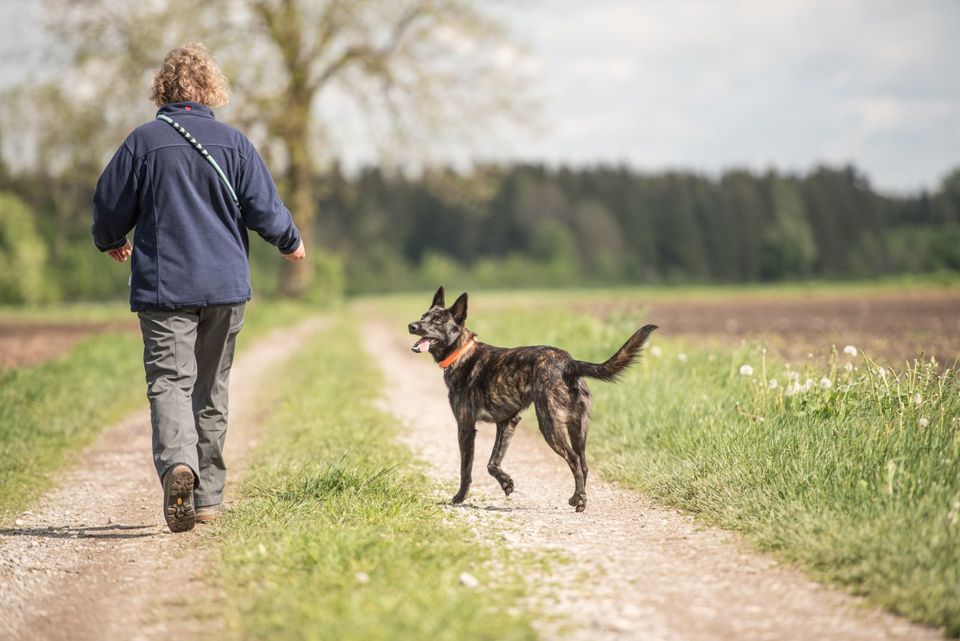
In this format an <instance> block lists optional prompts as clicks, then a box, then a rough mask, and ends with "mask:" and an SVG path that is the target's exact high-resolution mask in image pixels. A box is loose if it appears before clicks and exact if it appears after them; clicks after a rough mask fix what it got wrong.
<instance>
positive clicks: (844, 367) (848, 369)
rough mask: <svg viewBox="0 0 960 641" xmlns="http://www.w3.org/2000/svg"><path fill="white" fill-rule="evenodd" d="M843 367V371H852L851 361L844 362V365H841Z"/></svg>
mask: <svg viewBox="0 0 960 641" xmlns="http://www.w3.org/2000/svg"><path fill="white" fill-rule="evenodd" d="M843 369H844V370H845V371H847V372H852V371H853V363H845V364H844V366H843Z"/></svg>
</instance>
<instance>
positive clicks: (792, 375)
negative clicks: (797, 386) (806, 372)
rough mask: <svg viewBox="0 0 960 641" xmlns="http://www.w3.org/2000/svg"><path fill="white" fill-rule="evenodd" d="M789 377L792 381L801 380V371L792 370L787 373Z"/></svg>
mask: <svg viewBox="0 0 960 641" xmlns="http://www.w3.org/2000/svg"><path fill="white" fill-rule="evenodd" d="M787 378H789V379H790V380H791V381H799V380H800V372H790V373H789V374H787Z"/></svg>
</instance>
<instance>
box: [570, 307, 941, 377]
mask: <svg viewBox="0 0 960 641" xmlns="http://www.w3.org/2000/svg"><path fill="white" fill-rule="evenodd" d="M576 307H577V309H578V311H583V312H587V313H596V312H597V306H596V305H594V304H590V305H586V304H581V305H577V306H576ZM600 313H601V314H603V315H612V314H617V315H620V314H625V313H627V314H641V313H642V316H643V318H644V319H645V320H648V321H649V322H652V323H656V324H657V325H659V326H660V333H661V335H662V336H675V337H696V338H697V339H699V340H702V339H707V340H708V341H710V342H714V343H717V342H718V343H723V344H737V343H739V342H740V341H741V340H756V341H760V342H762V343H764V344H765V345H766V346H767V347H769V348H770V349H772V350H774V351H775V352H777V353H779V354H781V355H782V356H784V357H785V358H789V359H800V358H808V357H809V354H814V356H817V357H822V356H824V355H827V354H829V353H830V350H831V349H832V347H833V346H836V347H837V349H841V350H842V349H843V347H844V346H846V345H854V346H856V347H857V348H858V349H860V350H862V351H864V352H866V353H867V354H868V355H869V356H871V357H872V358H875V359H877V360H880V361H884V362H887V363H890V364H896V363H898V362H901V363H902V362H903V361H905V360H909V359H913V358H917V357H918V356H920V355H921V354H923V355H924V357H926V358H929V357H931V356H933V357H935V358H936V359H937V361H938V362H940V363H941V365H942V366H947V367H952V366H953V364H954V361H956V360H957V358H958V357H960V291H956V290H954V291H917V292H891V293H886V292H884V293H867V294H864V293H857V294H848V295H837V294H804V295H793V294H789V295H780V294H774V295H769V296H759V295H750V296H744V297H731V298H710V299H709V300H702V301H697V300H694V299H690V298H683V299H677V300H669V299H667V300H662V299H657V300H653V301H651V302H649V303H642V302H638V301H634V300H624V301H622V302H614V301H611V302H609V303H607V304H606V305H604V306H602V307H601V310H600Z"/></svg>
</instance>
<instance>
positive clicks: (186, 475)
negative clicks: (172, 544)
mask: <svg viewBox="0 0 960 641" xmlns="http://www.w3.org/2000/svg"><path fill="white" fill-rule="evenodd" d="M193 481H194V478H193V471H192V470H191V469H190V468H189V467H187V466H186V465H177V466H175V467H174V468H173V469H172V470H171V471H170V475H169V478H168V479H167V483H166V485H165V486H164V488H163V516H164V518H165V519H166V520H167V527H169V528H170V531H171V532H187V531H188V530H192V529H193V526H194V525H196V523H197V512H196V510H195V509H194V507H193Z"/></svg>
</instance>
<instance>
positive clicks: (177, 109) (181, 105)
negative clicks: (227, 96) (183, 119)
mask: <svg viewBox="0 0 960 641" xmlns="http://www.w3.org/2000/svg"><path fill="white" fill-rule="evenodd" d="M157 114H158V115H159V114H163V115H164V116H169V117H171V118H173V117H174V116H183V115H185V114H190V115H191V116H201V117H203V118H214V119H215V117H214V115H213V109H211V108H210V107H208V106H206V105H202V104H200V103H199V102H192V101H187V102H171V103H168V104H166V105H163V106H162V107H160V109H159V110H157Z"/></svg>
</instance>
